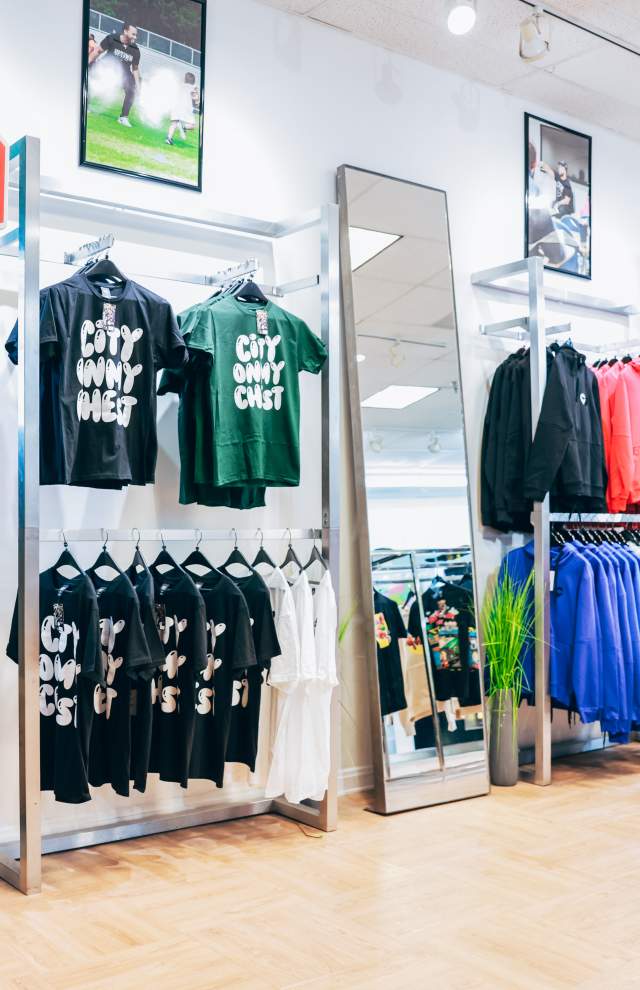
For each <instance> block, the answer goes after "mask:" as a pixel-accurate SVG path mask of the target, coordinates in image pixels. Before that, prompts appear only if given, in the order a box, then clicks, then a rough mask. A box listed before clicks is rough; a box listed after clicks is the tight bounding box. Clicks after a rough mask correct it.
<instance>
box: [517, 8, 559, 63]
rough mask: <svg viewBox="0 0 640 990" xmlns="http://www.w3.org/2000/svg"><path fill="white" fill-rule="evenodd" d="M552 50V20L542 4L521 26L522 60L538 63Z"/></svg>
mask: <svg viewBox="0 0 640 990" xmlns="http://www.w3.org/2000/svg"><path fill="white" fill-rule="evenodd" d="M550 50H551V19H550V18H549V17H547V15H546V14H545V12H544V9H543V8H542V6H541V5H540V4H538V6H537V7H535V8H534V11H533V13H532V14H531V15H530V16H529V17H525V19H524V21H523V22H522V24H521V25H520V58H521V59H522V60H523V61H524V62H536V61H537V60H538V59H540V58H544V56H545V55H548V54H549V51H550Z"/></svg>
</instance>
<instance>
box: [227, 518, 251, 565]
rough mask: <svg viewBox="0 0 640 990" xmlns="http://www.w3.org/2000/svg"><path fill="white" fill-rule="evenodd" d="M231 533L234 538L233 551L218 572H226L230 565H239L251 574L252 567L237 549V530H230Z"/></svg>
mask: <svg viewBox="0 0 640 990" xmlns="http://www.w3.org/2000/svg"><path fill="white" fill-rule="evenodd" d="M231 532H232V533H233V534H234V538H235V539H234V544H233V550H232V551H231V553H230V554H229V556H228V557H227V559H226V560H225V562H224V564H223V565H222V567H221V568H220V570H222V571H226V570H228V568H229V567H231V565H232V564H240V565H241V566H242V567H246V568H247V570H248V571H251V572H252V573H253V567H252V566H251V564H250V563H249V561H248V560H247V558H246V557H245V555H244V554H243V553H242V551H241V550H239V549H238V531H237V529H232V530H231Z"/></svg>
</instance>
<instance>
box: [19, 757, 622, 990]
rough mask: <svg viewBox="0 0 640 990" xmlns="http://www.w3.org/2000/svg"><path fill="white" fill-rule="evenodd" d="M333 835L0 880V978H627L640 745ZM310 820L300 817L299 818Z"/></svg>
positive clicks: (547, 981)
mask: <svg viewBox="0 0 640 990" xmlns="http://www.w3.org/2000/svg"><path fill="white" fill-rule="evenodd" d="M554 769H555V781H556V782H555V784H554V785H553V786H552V787H550V788H546V789H541V788H537V787H535V786H532V785H528V784H519V785H518V787H516V788H513V789H504V790H495V791H494V792H493V793H492V795H491V796H490V797H487V798H479V799H476V800H472V801H465V802H461V803H459V804H454V805H447V806H443V807H439V808H432V809H426V810H424V811H416V812H410V813H407V814H402V815H397V816H395V817H393V818H386V819H385V818H379V817H377V816H374V815H371V814H368V813H366V812H365V811H364V810H363V801H362V800H361V799H359V798H358V799H355V798H349V799H347V800H345V801H344V802H343V804H342V818H341V825H340V830H339V831H338V832H336V833H334V834H332V835H321V836H320V837H318V835H317V834H316V833H314V832H312V831H311V832H310V834H309V835H305V834H304V833H303V831H301V829H300V828H299V827H298V826H296V825H295V824H294V823H292V822H288V821H285V820H283V819H279V818H275V817H263V818H261V819H254V820H249V821H244V822H235V823H231V824H226V825H220V826H209V827H206V828H197V829H191V830H189V831H183V832H176V833H173V834H168V835H165V836H158V837H153V838H148V839H139V840H136V841H134V842H127V843H119V844H114V845H111V846H100V847H96V848H94V849H88V850H83V851H80V852H74V853H65V854H60V855H55V856H48V857H46V859H45V866H44V881H45V889H44V892H43V893H42V894H41V895H39V896H36V897H32V898H25V897H23V896H22V895H21V894H18V893H16V892H15V891H13V890H11V889H10V888H8V887H6V886H5V885H0V987H1V988H2V990H17V988H20V990H107V988H109V990H125V988H127V990H128V988H136V990H140V988H143V990H147V988H148V990H165V988H171V990H213V988H219V987H222V988H226V987H230V988H242V990H249V988H256V990H258V988H260V990H263V988H264V990H269V988H285V987H303V988H308V990H341V988H359V990H365V988H366V990H379V988H387V987H388V988H405V987H411V988H416V990H418V988H431V987H433V988H437V990H449V988H452V990H453V988H456V990H457V988H460V990H463V988H464V990H475V988H485V987H486V988H491V990H495V988H505V990H506V988H508V990H519V988H523V990H524V988H527V990H528V988H536V990H540V988H543V990H554V988H558V990H567V988H570V987H580V988H582V990H627V988H638V987H640V748H639V747H633V748H631V747H630V748H627V749H619V750H611V751H608V752H606V753H598V754H596V755H594V754H591V755H588V756H581V757H577V758H574V759H573V760H570V761H566V762H563V763H558V764H554ZM306 831H307V832H309V831H310V830H306Z"/></svg>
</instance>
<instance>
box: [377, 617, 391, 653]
mask: <svg viewBox="0 0 640 990" xmlns="http://www.w3.org/2000/svg"><path fill="white" fill-rule="evenodd" d="M375 621H376V643H377V644H378V647H379V648H380V649H381V650H385V649H386V648H387V646H390V645H391V633H390V632H389V626H388V625H387V620H386V619H385V617H384V612H376V619H375Z"/></svg>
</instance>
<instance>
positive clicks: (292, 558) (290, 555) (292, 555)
mask: <svg viewBox="0 0 640 990" xmlns="http://www.w3.org/2000/svg"><path fill="white" fill-rule="evenodd" d="M288 532H289V548H288V550H287V555H286V557H285V558H284V560H283V561H282V563H281V565H280V570H282V571H283V570H284V569H285V567H287V565H288V564H295V565H296V567H297V568H298V570H299V571H300V573H301V574H302V571H303V570H304V568H303V566H302V564H301V563H300V560H299V559H298V555H297V553H296V552H295V550H294V549H293V543H292V542H291V530H289V531H288Z"/></svg>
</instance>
